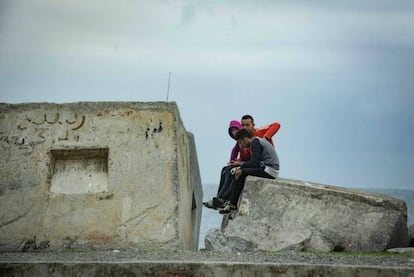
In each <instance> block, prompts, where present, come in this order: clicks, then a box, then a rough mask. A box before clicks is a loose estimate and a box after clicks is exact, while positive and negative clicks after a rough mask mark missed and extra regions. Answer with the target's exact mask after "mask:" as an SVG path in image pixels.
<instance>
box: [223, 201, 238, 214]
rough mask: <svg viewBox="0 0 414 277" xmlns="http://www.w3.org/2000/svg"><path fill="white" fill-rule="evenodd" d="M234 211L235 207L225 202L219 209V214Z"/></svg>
mask: <svg viewBox="0 0 414 277" xmlns="http://www.w3.org/2000/svg"><path fill="white" fill-rule="evenodd" d="M235 210H237V207H236V206H234V205H233V204H231V203H230V201H228V200H227V201H226V203H224V205H223V207H222V208H220V209H219V212H220V213H221V214H228V213H230V212H231V211H235Z"/></svg>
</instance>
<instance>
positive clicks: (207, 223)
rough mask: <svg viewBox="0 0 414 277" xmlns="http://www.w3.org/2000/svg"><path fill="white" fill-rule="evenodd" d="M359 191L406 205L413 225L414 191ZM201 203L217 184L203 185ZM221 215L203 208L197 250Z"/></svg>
mask: <svg viewBox="0 0 414 277" xmlns="http://www.w3.org/2000/svg"><path fill="white" fill-rule="evenodd" d="M352 189H355V190H360V191H367V192H374V193H379V194H384V195H388V196H391V197H394V198H398V199H401V200H403V201H404V202H405V203H406V204H407V216H408V218H407V220H408V226H410V225H412V224H414V189H388V188H387V189H385V188H352ZM203 193H204V195H203V201H206V200H209V199H211V198H213V196H215V195H216V194H217V184H203ZM222 217H223V216H222V215H220V214H219V213H218V212H217V211H215V210H213V209H208V208H206V207H203V211H202V215H201V226H200V239H199V244H198V246H199V249H203V248H205V244H204V238H205V236H206V234H207V231H208V230H210V229H220V226H221V220H222Z"/></svg>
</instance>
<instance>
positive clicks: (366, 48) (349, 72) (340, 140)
mask: <svg viewBox="0 0 414 277" xmlns="http://www.w3.org/2000/svg"><path fill="white" fill-rule="evenodd" d="M169 72H172V75H171V87H170V95H169V100H170V101H176V102H177V105H178V107H179V110H180V114H181V117H182V119H183V122H184V125H185V127H186V129H187V130H188V131H190V132H192V133H193V134H194V136H195V140H196V147H197V150H198V159H199V164H200V171H201V176H202V180H203V182H204V183H206V184H207V183H209V184H216V183H218V181H219V171H220V169H221V167H222V166H223V165H225V163H226V162H227V161H228V158H229V156H230V150H231V147H232V146H233V144H234V141H232V140H231V139H230V138H229V136H228V134H227V127H228V122H229V121H230V120H232V119H240V117H241V116H242V115H244V114H251V115H252V116H253V117H254V118H255V121H256V125H257V126H261V125H266V124H268V123H271V122H274V121H277V122H280V124H281V125H282V127H281V129H280V130H279V132H278V133H277V134H276V135H275V137H274V140H275V143H276V149H277V152H278V154H279V159H280V162H281V172H280V176H281V177H284V178H292V179H300V180H305V181H313V182H319V183H323V184H329V185H337V186H343V187H390V188H392V187H405V188H412V189H414V181H413V180H414V170H413V167H414V144H413V143H414V108H413V104H414V1H412V0H392V1H390V0H364V1H360V0H358V1H357V0H347V1H339V0H330V1H320V0H315V1H277V0H272V1H263V0H262V1H260V0H255V1H224V0H221V1H218V0H217V1H207V0H205V1H176V0H174V1H132V0H118V1H109V0H108V1H102V0H99V1H98V0H96V1H80V0H70V1H69V0H67V1H53V0H30V1H23V0H1V1H0V102H7V103H20V102H58V103H64V102H77V101H165V100H166V96H167V84H168V74H169Z"/></svg>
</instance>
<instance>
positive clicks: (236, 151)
mask: <svg viewBox="0 0 414 277" xmlns="http://www.w3.org/2000/svg"><path fill="white" fill-rule="evenodd" d="M232 127H236V128H237V129H239V130H240V129H241V128H242V126H241V123H240V122H239V121H237V120H232V121H230V124H229V129H228V132H229V136H230V137H231V138H232V139H235V138H234V137H233V135H232V134H231V132H230V129H231V128H232ZM239 151H240V148H239V144H238V143H237V142H236V145H234V147H233V149H232V150H231V155H230V161H235V160H236V159H237V156H238V155H239Z"/></svg>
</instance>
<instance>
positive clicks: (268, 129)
mask: <svg viewBox="0 0 414 277" xmlns="http://www.w3.org/2000/svg"><path fill="white" fill-rule="evenodd" d="M279 129H280V123H278V122H273V123H272V124H269V125H266V126H263V127H260V128H257V129H255V130H254V132H253V137H259V138H264V139H266V140H268V141H269V142H270V143H271V144H272V145H273V147H274V146H275V145H274V143H273V139H272V137H273V136H274V135H275V134H276V133H277V131H279ZM249 159H250V148H249V147H246V148H243V149H240V160H242V161H248V160H249Z"/></svg>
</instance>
